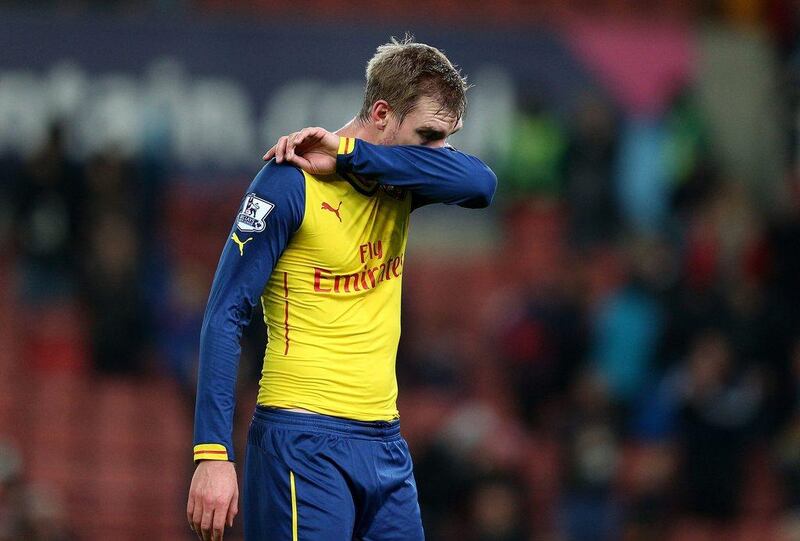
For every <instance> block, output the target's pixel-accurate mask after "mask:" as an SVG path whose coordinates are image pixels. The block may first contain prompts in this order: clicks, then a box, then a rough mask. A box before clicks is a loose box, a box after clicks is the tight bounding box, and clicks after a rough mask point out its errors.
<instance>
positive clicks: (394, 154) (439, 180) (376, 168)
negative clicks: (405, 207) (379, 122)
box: [336, 138, 497, 208]
mask: <svg viewBox="0 0 800 541" xmlns="http://www.w3.org/2000/svg"><path fill="white" fill-rule="evenodd" d="M351 141H352V143H351ZM336 168H337V170H338V171H340V172H349V173H355V174H358V175H364V176H367V177H370V178H373V179H376V180H377V181H378V182H379V183H381V184H387V185H391V186H397V187H399V188H405V189H408V190H410V191H411V192H412V193H414V194H415V195H416V196H418V197H421V198H423V199H425V200H427V201H428V202H436V203H446V204H455V205H461V206H464V207H469V208H483V207H486V206H488V205H489V203H491V201H492V197H493V196H494V192H495V190H496V188H497V177H496V176H495V174H494V172H492V170H491V169H489V167H488V166H487V165H486V164H485V163H483V162H482V161H481V160H479V159H478V158H476V157H474V156H470V155H468V154H464V153H463V152H459V151H457V150H453V149H449V148H428V147H424V146H408V145H400V146H382V145H372V144H369V143H366V142H364V141H362V140H360V139H355V140H354V139H348V138H342V143H341V144H340V147H339V153H338V156H337V160H336Z"/></svg>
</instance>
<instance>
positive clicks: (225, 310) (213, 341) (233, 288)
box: [194, 161, 305, 460]
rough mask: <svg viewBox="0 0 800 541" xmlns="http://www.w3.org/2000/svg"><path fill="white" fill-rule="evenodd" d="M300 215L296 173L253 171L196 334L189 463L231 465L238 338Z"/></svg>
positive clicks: (273, 167) (270, 167)
mask: <svg viewBox="0 0 800 541" xmlns="http://www.w3.org/2000/svg"><path fill="white" fill-rule="evenodd" d="M304 211H305V180H304V177H303V174H302V172H301V171H300V170H299V169H297V168H295V167H292V166H289V165H278V164H276V163H275V162H274V161H272V162H270V163H268V164H267V165H266V166H264V168H263V169H261V171H260V172H259V173H258V175H256V177H255V179H254V180H253V182H252V184H251V185H250V187H249V188H248V190H247V193H246V195H245V196H244V198H243V199H242V203H241V206H240V208H239V212H238V214H237V215H236V219H235V222H234V225H233V228H232V229H231V231H230V233H228V238H227V239H226V242H225V247H224V248H223V250H222V255H221V256H220V259H219V264H218V266H217V272H216V274H215V275H214V282H213V284H212V286H211V293H210V295H209V298H208V305H207V307H206V312H205V316H204V318H203V327H202V331H201V334H200V364H199V368H198V373H197V402H196V404H195V420H194V446H195V447H194V451H195V454H194V456H195V459H196V460H202V459H221V460H233V458H234V456H233V443H232V436H231V432H232V428H233V411H234V405H235V390H236V375H237V370H238V366H239V355H240V353H241V347H240V344H239V341H240V338H241V336H242V330H243V329H244V326H245V325H247V324H248V323H249V322H250V318H251V315H252V313H253V308H254V307H255V306H256V303H258V302H259V299H260V297H261V294H262V292H263V291H264V287H265V286H266V284H267V281H268V280H269V277H270V274H271V273H272V270H273V268H274V267H275V264H276V262H277V261H278V258H279V257H280V256H281V254H282V253H283V250H284V249H285V248H286V245H287V244H288V242H289V239H290V237H291V236H292V234H293V233H294V232H295V231H297V229H298V228H299V227H300V224H301V223H302V221H303V214H304ZM223 447H224V451H223V450H222V448H223Z"/></svg>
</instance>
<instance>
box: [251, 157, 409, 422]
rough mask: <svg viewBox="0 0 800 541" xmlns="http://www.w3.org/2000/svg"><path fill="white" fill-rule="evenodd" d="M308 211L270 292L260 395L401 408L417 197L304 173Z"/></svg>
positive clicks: (278, 403)
mask: <svg viewBox="0 0 800 541" xmlns="http://www.w3.org/2000/svg"><path fill="white" fill-rule="evenodd" d="M304 177H305V194H306V197H305V212H304V215H303V221H302V224H301V225H300V228H299V229H298V230H297V231H296V232H295V233H294V235H293V236H292V238H291V240H290V241H289V243H288V245H287V247H286V249H285V250H284V252H283V255H281V257H280V259H279V260H278V263H277V265H276V266H275V269H274V270H273V272H272V276H271V277H270V279H269V282H268V283H267V287H266V289H265V290H264V295H263V296H262V298H261V301H262V305H263V308H264V320H265V322H266V324H267V329H268V336H269V342H268V345H267V349H266V353H265V356H264V368H263V371H262V376H261V381H260V389H259V394H258V403H259V404H260V405H263V406H274V407H281V408H303V409H307V410H310V411H315V412H318V413H324V414H327V415H335V416H339V417H346V418H349V419H357V420H365V421H366V420H369V421H372V420H389V419H393V418H396V417H397V405H396V400H397V380H396V377H395V356H396V353H397V344H398V340H399V339H400V292H401V288H402V279H403V264H404V263H405V250H406V241H407V239H408V225H409V215H410V212H411V196H410V194H409V193H407V192H403V191H400V190H395V189H392V188H385V187H379V186H377V185H373V186H369V185H366V184H364V183H363V182H360V181H359V180H358V179H357V178H354V177H352V178H350V179H345V178H344V177H342V176H338V175H331V176H326V177H315V176H313V175H310V174H308V173H304Z"/></svg>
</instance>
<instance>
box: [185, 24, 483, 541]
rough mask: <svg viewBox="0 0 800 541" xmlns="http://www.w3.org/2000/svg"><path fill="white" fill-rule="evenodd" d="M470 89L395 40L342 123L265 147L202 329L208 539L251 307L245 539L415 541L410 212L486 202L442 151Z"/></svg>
mask: <svg viewBox="0 0 800 541" xmlns="http://www.w3.org/2000/svg"><path fill="white" fill-rule="evenodd" d="M466 89H467V85H466V82H465V80H464V78H463V77H462V76H461V74H460V73H459V71H458V70H457V69H455V68H454V67H453V65H452V64H451V63H450V61H449V60H448V59H447V58H446V57H445V56H444V54H442V53H441V52H440V51H439V50H437V49H435V48H433V47H430V46H428V45H425V44H421V43H414V42H412V41H411V40H410V39H408V38H407V39H406V40H404V41H402V42H398V41H396V40H392V41H391V42H390V43H387V44H385V45H382V46H380V47H379V48H378V50H377V53H376V54H375V56H374V57H373V58H372V59H371V60H370V61H369V63H368V65H367V85H366V91H365V96H364V104H363V107H362V109H361V111H360V112H359V113H358V115H357V116H356V117H355V118H354V119H353V120H352V121H350V122H349V123H348V124H347V125H346V126H345V127H343V128H342V129H340V130H339V131H338V132H336V133H335V134H334V133H331V132H328V131H326V130H324V129H322V128H306V129H304V130H301V131H299V132H295V133H293V134H291V135H289V136H285V137H281V138H280V139H279V141H278V144H277V145H276V146H275V147H273V148H272V149H270V151H269V152H268V153H267V154H266V155H265V157H264V158H265V159H267V160H270V161H269V163H267V165H266V166H265V167H264V168H263V169H262V170H261V171H260V172H259V173H258V175H257V176H256V178H255V180H253V183H252V184H251V185H250V187H249V188H248V190H247V192H246V194H245V196H244V198H243V200H242V204H241V208H240V210H239V212H238V214H237V216H236V219H235V221H234V225H233V227H232V229H231V232H230V233H229V242H227V243H226V245H225V247H224V249H223V251H222V255H221V257H220V262H219V266H218V267H217V272H216V275H215V277H214V283H213V285H212V288H211V294H210V297H209V300H208V307H207V309H206V314H205V318H204V321H203V328H202V335H201V344H200V365H199V372H198V387H197V404H196V413H195V430H194V459H195V461H196V462H197V466H196V469H195V473H194V477H193V479H192V484H191V488H190V490H189V501H188V504H187V516H188V519H189V523H190V525H191V526H192V529H193V530H194V531H195V532H197V534H198V536H200V537H201V539H221V538H222V535H223V531H224V526H225V524H228V525H232V523H233V518H234V516H235V515H236V514H237V510H238V487H237V481H236V472H235V470H234V465H233V460H234V456H233V445H232V442H231V431H232V419H233V408H234V391H235V383H236V372H237V365H238V359H239V354H240V346H239V339H240V336H241V333H242V328H243V326H244V325H246V324H247V322H248V321H249V319H250V316H251V314H252V310H253V307H254V306H255V305H256V303H257V302H259V301H260V302H261V303H262V306H263V310H264V320H265V323H266V325H267V330H268V343H267V347H266V353H265V355H264V365H263V370H262V377H261V381H260V385H259V393H258V399H257V406H256V410H255V414H254V416H253V420H252V423H251V425H250V430H249V434H248V443H247V453H246V457H245V471H244V489H243V498H242V501H243V510H244V529H245V536H246V539H247V540H248V541H271V540H292V541H297V540H298V539H301V540H309V541H326V540H337V541H338V540H351V539H358V540H365V541H367V540H369V541H389V540H403V541H416V540H421V539H423V538H424V535H423V530H422V523H421V519H420V512H419V504H418V502H417V490H416V485H415V482H414V477H413V473H412V464H411V458H410V456H409V451H408V446H407V445H406V442H405V440H403V438H402V437H401V436H400V426H399V420H398V411H397V407H396V398H397V382H396V378H395V356H396V353H397V344H398V340H399V337H400V289H401V283H402V277H403V268H404V265H405V249H406V240H407V235H408V226H409V215H410V214H411V212H412V210H413V209H415V208H418V207H420V206H422V205H427V204H430V203H446V204H456V205H461V206H464V207H470V208H482V207H486V206H487V205H488V204H489V203H490V201H491V199H492V197H493V195H494V191H495V188H496V182H497V179H496V177H495V175H494V173H492V171H491V170H490V169H489V168H488V167H487V166H486V165H485V164H483V163H482V162H481V161H480V160H478V159H477V158H475V157H472V156H469V155H466V154H463V153H461V152H459V151H457V150H455V149H453V148H451V147H449V146H448V145H446V139H447V137H448V136H449V135H451V134H452V133H454V132H455V131H456V130H457V129H459V128H460V127H461V118H462V115H463V114H464V109H465V106H466ZM273 156H274V158H275V159H274V160H272V159H271V158H273Z"/></svg>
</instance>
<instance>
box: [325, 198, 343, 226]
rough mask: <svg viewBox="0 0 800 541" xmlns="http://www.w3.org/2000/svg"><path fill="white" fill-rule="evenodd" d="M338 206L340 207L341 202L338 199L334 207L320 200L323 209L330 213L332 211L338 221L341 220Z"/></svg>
mask: <svg viewBox="0 0 800 541" xmlns="http://www.w3.org/2000/svg"><path fill="white" fill-rule="evenodd" d="M340 208H342V202H341V201H339V206H338V207H336V208H333V207H332V206H330V205H329V204H328V203H326V202H324V201H323V202H322V209H323V210H329V211H331V212H332V213H334V214H335V215H336V217H337V218H339V221H340V222H341V221H342V217H341V216H340V215H339V209H340Z"/></svg>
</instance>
